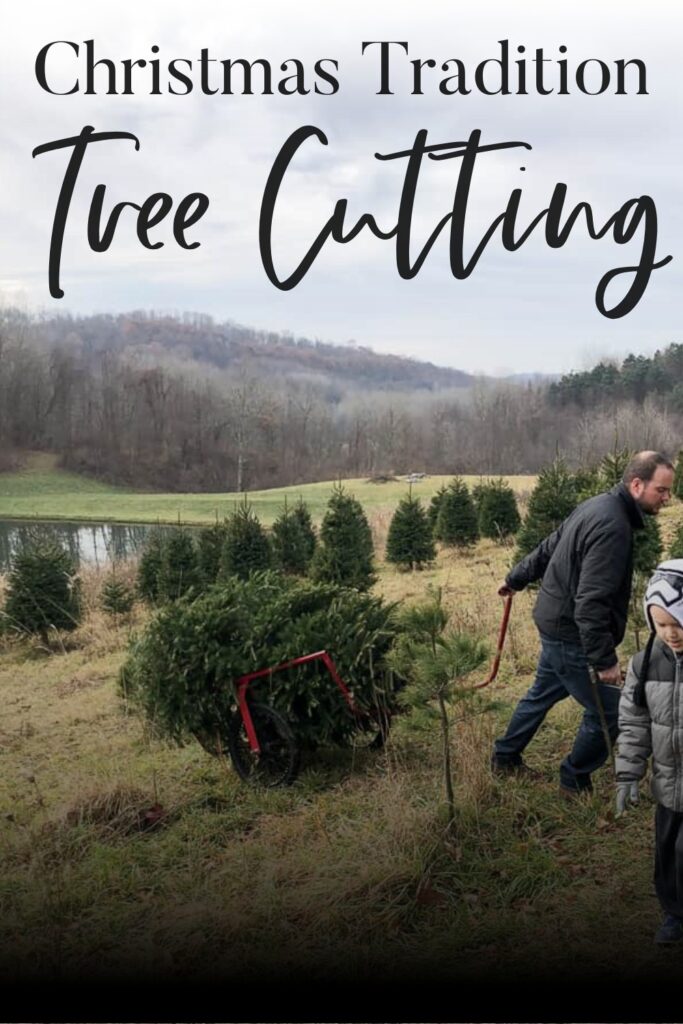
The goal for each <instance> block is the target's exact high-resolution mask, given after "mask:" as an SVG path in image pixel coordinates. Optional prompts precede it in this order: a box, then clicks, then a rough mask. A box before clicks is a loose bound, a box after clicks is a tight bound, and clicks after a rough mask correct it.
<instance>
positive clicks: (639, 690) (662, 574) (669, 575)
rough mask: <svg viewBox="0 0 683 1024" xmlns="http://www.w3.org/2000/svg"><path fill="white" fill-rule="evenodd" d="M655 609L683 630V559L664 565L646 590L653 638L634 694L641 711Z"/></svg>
mask: <svg viewBox="0 0 683 1024" xmlns="http://www.w3.org/2000/svg"><path fill="white" fill-rule="evenodd" d="M655 605H656V607H657V608H663V609H664V611H665V612H668V613H669V615H671V616H672V617H673V618H674V619H675V620H676V622H678V623H679V624H680V625H681V626H683V558H671V559H670V560H669V561H668V562H661V563H660V564H659V565H658V566H657V568H656V569H655V571H654V572H653V573H652V576H650V579H649V580H648V584H647V588H646V590H645V597H644V598H643V607H644V609H645V618H646V619H647V622H648V625H649V627H650V636H649V638H648V641H647V644H646V646H645V653H644V654H643V660H642V662H641V665H640V672H639V673H638V682H637V683H636V686H635V689H634V691H633V701H634V703H635V704H637V705H638V706H639V707H644V706H645V683H646V681H647V673H648V669H649V667H650V657H651V655H652V648H653V645H654V642H655V637H656V633H655V624H654V621H653V619H652V615H651V614H650V608H652V607H653V606H655Z"/></svg>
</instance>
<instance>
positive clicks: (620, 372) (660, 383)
mask: <svg viewBox="0 0 683 1024" xmlns="http://www.w3.org/2000/svg"><path fill="white" fill-rule="evenodd" d="M548 396H549V399H550V401H551V402H552V403H553V404H554V405H556V406H564V405H575V406H577V407H578V408H581V409H584V408H596V407H598V406H599V405H600V403H601V402H604V401H609V402H615V401H624V400H626V401H632V402H635V403H637V404H639V405H642V404H643V402H644V401H645V400H646V399H647V398H648V397H651V398H655V399H657V400H658V401H660V402H661V404H662V407H663V408H666V409H669V410H671V411H672V412H675V413H683V345H678V344H675V345H669V346H668V348H665V349H664V350H663V351H662V352H659V351H658V352H655V354H654V355H653V356H634V355H630V356H627V358H626V359H624V361H623V363H622V364H621V366H617V365H615V364H613V363H609V362H602V363H598V365H597V366H594V367H593V369H592V370H585V371H584V372H583V373H568V374H566V375H565V376H564V377H562V378H561V379H560V380H559V381H557V382H553V383H552V384H551V385H550V387H549V389H548Z"/></svg>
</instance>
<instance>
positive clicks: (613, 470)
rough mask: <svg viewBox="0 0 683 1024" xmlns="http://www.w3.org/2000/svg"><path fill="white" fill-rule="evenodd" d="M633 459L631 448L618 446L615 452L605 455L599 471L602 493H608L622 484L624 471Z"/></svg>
mask: <svg viewBox="0 0 683 1024" xmlns="http://www.w3.org/2000/svg"><path fill="white" fill-rule="evenodd" d="M632 458H633V452H632V451H631V450H630V449H629V448H617V447H616V446H615V448H614V450H613V451H611V452H608V453H607V455H603V457H602V459H601V460H600V467H599V469H598V475H599V477H600V484H601V487H600V490H601V491H608V490H609V489H610V488H611V487H614V486H615V484H620V483H621V481H622V478H623V476H624V470H625V469H626V467H627V466H628V464H629V462H630V461H631V459H632ZM598 493H599V492H598Z"/></svg>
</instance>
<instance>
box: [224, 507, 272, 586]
mask: <svg viewBox="0 0 683 1024" xmlns="http://www.w3.org/2000/svg"><path fill="white" fill-rule="evenodd" d="M271 561H272V551H271V547H270V541H269V540H268V536H267V534H266V531H265V530H264V529H263V527H262V526H261V523H260V522H259V520H258V517H257V516H256V514H255V512H254V510H253V508H252V506H251V504H250V503H249V502H248V501H247V499H246V498H245V499H244V501H243V502H241V503H240V504H239V505H238V506H237V507H236V508H235V510H234V512H233V513H232V514H231V515H230V516H229V518H228V523H227V529H226V535H225V541H224V543H223V550H222V552H221V569H220V575H221V577H223V578H227V577H230V576H238V577H239V579H242V580H246V579H248V578H249V574H250V573H252V572H259V571H260V570H262V569H268V568H270V564H271Z"/></svg>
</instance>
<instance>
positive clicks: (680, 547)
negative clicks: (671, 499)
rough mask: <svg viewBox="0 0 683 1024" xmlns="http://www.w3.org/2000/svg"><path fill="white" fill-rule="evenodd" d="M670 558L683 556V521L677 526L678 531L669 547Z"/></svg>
mask: <svg viewBox="0 0 683 1024" xmlns="http://www.w3.org/2000/svg"><path fill="white" fill-rule="evenodd" d="M669 558H683V523H680V524H679V525H678V526H677V527H676V532H675V533H674V538H673V540H672V542H671V547H670V549H669Z"/></svg>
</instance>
